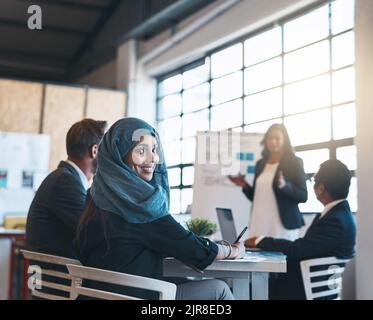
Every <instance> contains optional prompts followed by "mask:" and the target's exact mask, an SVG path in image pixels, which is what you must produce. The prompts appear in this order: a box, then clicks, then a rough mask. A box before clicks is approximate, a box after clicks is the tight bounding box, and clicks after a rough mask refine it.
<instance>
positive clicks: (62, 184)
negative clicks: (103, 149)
mask: <svg viewBox="0 0 373 320" xmlns="http://www.w3.org/2000/svg"><path fill="white" fill-rule="evenodd" d="M106 125H107V123H106V121H96V120H92V119H84V120H82V121H79V122H77V123H75V124H74V125H73V126H72V127H71V128H70V129H69V131H68V132H67V135H66V151H67V155H68V157H67V160H66V161H61V162H60V164H59V165H58V168H57V169H56V170H54V171H53V172H51V173H50V174H49V175H48V176H47V177H46V178H45V180H44V181H43V182H42V184H41V185H40V187H39V189H38V191H37V192H36V194H35V197H34V199H33V201H32V203H31V206H30V209H29V213H28V216H27V226H26V247H27V249H28V250H32V251H37V252H43V253H49V254H53V255H58V256H63V257H68V258H75V254H74V250H73V240H74V238H75V232H76V228H77V226H78V223H79V220H80V217H81V215H82V213H83V211H84V208H85V204H86V196H87V189H88V188H89V180H90V179H92V177H93V175H94V174H95V172H96V169H97V159H96V156H97V149H98V144H99V143H100V141H101V139H102V137H103V135H104V133H105V128H106Z"/></svg>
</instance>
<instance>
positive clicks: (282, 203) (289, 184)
mask: <svg viewBox="0 0 373 320" xmlns="http://www.w3.org/2000/svg"><path fill="white" fill-rule="evenodd" d="M265 165H266V161H265V160H264V159H260V160H259V161H258V162H257V163H256V167H255V176H254V183H253V186H250V185H248V186H246V187H245V188H243V189H242V191H243V193H244V194H245V195H246V197H247V198H248V199H249V200H251V201H253V199H254V193H255V185H256V180H257V179H258V177H259V176H260V174H261V173H262V172H263V170H264V167H265ZM280 171H282V172H283V175H284V178H285V181H286V185H285V187H283V188H282V189H280V188H278V177H279V172H280ZM306 179H307V177H306V174H305V172H304V169H303V161H302V159H300V158H298V157H296V156H288V157H283V158H282V159H281V161H280V163H279V166H278V167H277V171H276V174H275V178H274V179H273V185H272V187H273V191H274V193H275V197H276V200H277V205H278V209H279V212H280V219H281V222H282V224H283V226H284V227H285V228H286V229H298V228H300V227H302V226H304V220H303V217H302V214H301V213H300V211H299V208H298V204H299V203H300V202H306V201H307V185H306Z"/></svg>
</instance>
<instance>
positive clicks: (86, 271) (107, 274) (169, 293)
mask: <svg viewBox="0 0 373 320" xmlns="http://www.w3.org/2000/svg"><path fill="white" fill-rule="evenodd" d="M67 268H68V270H69V272H70V275H71V278H72V296H71V297H72V299H74V298H76V297H78V295H83V296H86V297H91V298H98V299H105V300H141V299H139V298H137V297H133V296H128V295H123V294H118V293H113V292H108V291H103V290H98V289H92V288H89V287H86V286H84V281H81V280H93V281H99V282H102V283H109V284H115V285H120V286H126V287H132V288H139V289H146V290H151V291H155V292H159V294H160V295H159V298H160V300H174V299H175V295H176V285H175V284H173V283H170V282H166V281H161V280H157V279H152V278H146V277H140V276H135V275H132V274H127V273H120V272H114V271H108V270H102V269H96V268H90V267H83V266H77V265H69V264H68V265H67Z"/></svg>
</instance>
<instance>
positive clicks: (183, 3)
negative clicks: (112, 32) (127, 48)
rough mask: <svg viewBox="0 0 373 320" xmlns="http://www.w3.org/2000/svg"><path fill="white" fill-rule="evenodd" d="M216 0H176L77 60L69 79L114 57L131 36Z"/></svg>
mask: <svg viewBox="0 0 373 320" xmlns="http://www.w3.org/2000/svg"><path fill="white" fill-rule="evenodd" d="M214 1H215V0H193V1H191V0H177V1H175V2H174V3H173V4H171V5H169V6H167V7H166V8H164V9H163V10H161V11H159V12H158V13H156V14H154V15H153V16H152V17H150V18H149V19H147V20H146V21H144V22H143V23H142V24H140V25H139V26H135V27H134V28H133V29H132V30H131V31H128V30H126V31H123V34H122V35H121V36H119V37H117V38H115V39H110V40H108V41H107V42H106V43H105V44H102V45H101V46H100V47H95V48H94V50H92V51H91V52H89V53H87V54H85V55H84V58H83V59H81V60H80V61H77V62H76V63H75V64H74V65H73V66H72V67H71V68H69V69H68V76H69V79H70V80H71V81H73V80H76V79H78V78H80V77H81V76H83V75H84V74H86V73H88V72H90V70H92V69H94V68H95V67H98V66H100V65H103V64H104V63H106V62H108V61H110V60H112V59H114V58H115V56H116V49H117V48H118V46H120V45H121V44H122V43H124V42H126V41H127V40H129V39H131V38H142V37H144V36H147V35H149V33H151V32H152V31H153V32H154V30H157V31H159V30H162V28H163V29H164V28H166V27H169V26H170V25H171V24H172V23H175V19H177V20H182V19H183V18H185V17H186V14H190V13H191V12H194V11H196V10H198V9H200V8H202V7H205V6H206V5H209V4H211V3H212V2H214Z"/></svg>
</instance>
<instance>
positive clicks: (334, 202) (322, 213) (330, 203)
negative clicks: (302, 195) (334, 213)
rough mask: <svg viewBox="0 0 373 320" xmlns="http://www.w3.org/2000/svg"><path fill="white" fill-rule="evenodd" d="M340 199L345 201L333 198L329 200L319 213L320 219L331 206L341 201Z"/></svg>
mask: <svg viewBox="0 0 373 320" xmlns="http://www.w3.org/2000/svg"><path fill="white" fill-rule="evenodd" d="M342 201H345V199H340V200H335V201H332V202H329V203H328V204H327V205H326V206H325V207H324V210H323V211H322V212H321V214H320V219H321V218H322V217H323V216H325V215H326V213H327V212H328V211H330V210H331V209H332V208H333V207H335V206H336V205H337V204H338V203H341V202H342Z"/></svg>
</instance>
